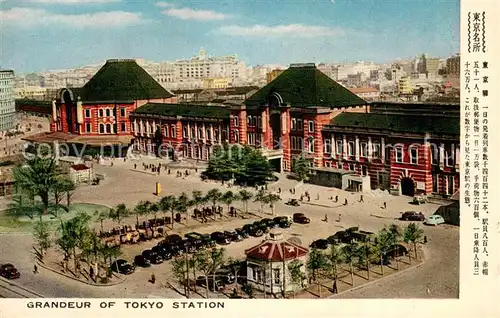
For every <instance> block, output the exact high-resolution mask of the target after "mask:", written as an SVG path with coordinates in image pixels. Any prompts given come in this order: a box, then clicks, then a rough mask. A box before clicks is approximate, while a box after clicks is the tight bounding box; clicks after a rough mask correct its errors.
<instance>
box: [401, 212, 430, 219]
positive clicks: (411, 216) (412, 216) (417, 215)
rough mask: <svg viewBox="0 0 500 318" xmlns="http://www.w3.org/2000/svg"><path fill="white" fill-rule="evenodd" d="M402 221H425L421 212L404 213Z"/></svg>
mask: <svg viewBox="0 0 500 318" xmlns="http://www.w3.org/2000/svg"><path fill="white" fill-rule="evenodd" d="M401 220H403V221H425V216H424V215H423V214H422V212H419V213H417V212H415V211H406V212H404V213H403V214H402V215H401Z"/></svg>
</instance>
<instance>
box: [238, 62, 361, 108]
mask: <svg viewBox="0 0 500 318" xmlns="http://www.w3.org/2000/svg"><path fill="white" fill-rule="evenodd" d="M273 93H278V94H279V95H280V96H281V98H282V99H283V103H284V104H290V106H291V107H298V108H303V107H314V106H322V107H330V108H337V107H347V106H359V105H364V104H366V102H365V101H364V100H363V99H362V98H360V97H358V96H357V95H356V94H353V93H352V92H351V91H349V90H348V89H347V88H345V87H343V86H342V85H340V84H339V83H337V82H335V81H334V80H332V79H331V78H330V77H328V76H327V75H325V74H324V73H323V72H321V71H320V70H318V69H317V68H316V66H315V65H314V64H292V65H290V67H289V68H288V69H287V70H285V71H284V72H283V73H281V74H280V75H279V76H278V77H276V78H275V79H274V80H273V81H272V82H270V83H269V84H267V85H266V86H264V87H263V88H261V89H260V90H259V91H257V92H256V93H255V94H253V95H252V96H250V97H249V98H248V99H247V100H246V101H245V104H246V105H247V106H254V105H264V104H266V102H267V101H268V98H269V96H270V95H271V94H273Z"/></svg>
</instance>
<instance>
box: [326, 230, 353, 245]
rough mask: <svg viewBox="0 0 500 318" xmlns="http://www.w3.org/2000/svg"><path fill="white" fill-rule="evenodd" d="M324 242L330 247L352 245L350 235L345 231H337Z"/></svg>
mask: <svg viewBox="0 0 500 318" xmlns="http://www.w3.org/2000/svg"><path fill="white" fill-rule="evenodd" d="M326 240H327V241H328V242H329V243H330V244H332V245H333V244H340V243H346V244H349V243H352V241H353V238H352V237H351V234H350V233H349V232H347V231H338V232H337V233H335V234H333V235H332V236H329V237H328V238H327V239H326Z"/></svg>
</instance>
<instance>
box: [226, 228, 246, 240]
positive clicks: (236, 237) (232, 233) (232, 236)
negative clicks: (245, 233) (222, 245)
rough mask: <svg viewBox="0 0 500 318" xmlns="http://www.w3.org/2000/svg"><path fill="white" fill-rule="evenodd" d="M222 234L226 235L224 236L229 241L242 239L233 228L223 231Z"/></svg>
mask: <svg viewBox="0 0 500 318" xmlns="http://www.w3.org/2000/svg"><path fill="white" fill-rule="evenodd" d="M224 235H226V237H228V238H229V239H230V240H231V242H240V241H242V240H243V238H242V237H241V235H239V234H238V232H236V231H235V230H232V231H224Z"/></svg>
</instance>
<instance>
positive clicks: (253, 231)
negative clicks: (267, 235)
mask: <svg viewBox="0 0 500 318" xmlns="http://www.w3.org/2000/svg"><path fill="white" fill-rule="evenodd" d="M242 230H243V231H245V232H247V233H248V234H249V235H252V236H255V237H261V236H262V235H264V231H263V230H262V229H261V228H260V227H257V226H255V225H253V224H245V225H243V227H242Z"/></svg>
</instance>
